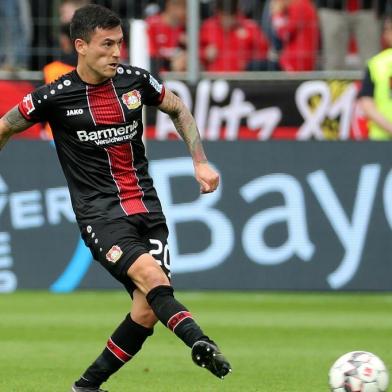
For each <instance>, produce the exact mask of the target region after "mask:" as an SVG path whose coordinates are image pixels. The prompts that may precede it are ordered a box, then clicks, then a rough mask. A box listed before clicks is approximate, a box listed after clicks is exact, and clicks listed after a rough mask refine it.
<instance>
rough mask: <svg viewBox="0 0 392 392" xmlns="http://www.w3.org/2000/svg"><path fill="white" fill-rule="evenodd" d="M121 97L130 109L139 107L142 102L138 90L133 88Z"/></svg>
mask: <svg viewBox="0 0 392 392" xmlns="http://www.w3.org/2000/svg"><path fill="white" fill-rule="evenodd" d="M121 99H122V101H123V102H124V105H125V106H126V107H127V108H128V109H137V108H138V107H139V106H141V104H142V97H141V95H140V92H139V91H138V90H132V91H129V92H127V93H125V94H123V95H122V97H121Z"/></svg>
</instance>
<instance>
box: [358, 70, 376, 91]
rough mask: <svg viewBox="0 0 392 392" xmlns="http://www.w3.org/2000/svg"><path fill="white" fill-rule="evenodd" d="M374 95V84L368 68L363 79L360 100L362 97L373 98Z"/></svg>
mask: <svg viewBox="0 0 392 392" xmlns="http://www.w3.org/2000/svg"><path fill="white" fill-rule="evenodd" d="M373 95H374V82H373V80H372V77H371V75H370V70H369V67H368V68H366V72H365V76H364V78H363V79H362V85H361V89H360V90H359V93H358V98H360V97H373Z"/></svg>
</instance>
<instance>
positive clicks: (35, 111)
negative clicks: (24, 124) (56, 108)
mask: <svg viewBox="0 0 392 392" xmlns="http://www.w3.org/2000/svg"><path fill="white" fill-rule="evenodd" d="M51 95H52V94H51V92H50V87H49V85H44V86H42V87H39V88H38V89H36V90H34V91H33V92H32V93H30V94H27V95H26V96H25V97H24V98H23V99H22V101H21V102H20V103H19V105H18V109H19V112H20V113H21V114H22V116H23V117H24V118H25V119H26V120H27V121H31V122H44V121H47V119H48V113H49V107H50V101H51V99H50V98H51Z"/></svg>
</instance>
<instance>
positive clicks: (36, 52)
mask: <svg viewBox="0 0 392 392" xmlns="http://www.w3.org/2000/svg"><path fill="white" fill-rule="evenodd" d="M190 1H196V0H190ZM88 3H95V4H101V5H104V6H107V7H109V8H111V9H112V10H114V11H115V12H117V13H118V14H119V15H120V17H121V18H122V19H123V21H124V24H123V25H124V31H125V35H126V37H127V36H128V33H129V32H128V30H129V29H128V26H129V23H128V21H129V20H130V19H143V20H145V22H146V29H147V30H146V31H147V34H148V41H149V54H150V60H151V69H152V71H154V72H164V71H175V72H182V71H186V70H187V33H186V25H187V0H96V1H89V0H53V1H49V0H0V23H1V26H2V27H3V28H2V33H1V35H0V69H2V70H10V71H15V70H42V69H43V68H44V66H45V65H46V64H48V63H51V62H53V61H55V60H61V61H62V62H63V63H64V64H69V65H70V66H72V65H73V64H74V63H75V54H74V52H73V45H72V43H71V42H70V39H69V34H68V31H69V22H70V20H71V18H72V15H73V13H74V11H75V10H76V9H77V8H78V7H80V6H83V5H85V4H88ZM198 3H199V5H200V31H199V37H198V38H199V59H200V66H201V69H202V70H203V71H211V72H243V71H275V70H280V71H288V72H293V71H315V70H347V69H363V68H364V66H365V64H366V61H367V60H368V59H369V58H370V57H372V56H373V55H375V54H376V53H377V52H379V51H380V50H381V49H382V48H384V47H385V46H386V43H385V42H383V40H382V38H381V37H382V34H381V26H382V20H383V18H384V17H385V16H386V15H390V14H391V13H392V1H391V0H315V1H313V0H241V1H239V0H200V1H198ZM127 43H128V40H127V39H126V40H125V43H124V48H123V53H122V57H123V61H126V62H127V61H128V47H127Z"/></svg>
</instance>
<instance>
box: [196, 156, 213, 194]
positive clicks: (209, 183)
mask: <svg viewBox="0 0 392 392" xmlns="http://www.w3.org/2000/svg"><path fill="white" fill-rule="evenodd" d="M194 167H195V178H196V180H197V182H198V183H199V184H200V193H211V192H214V191H215V190H216V188H218V185H219V174H218V173H217V172H216V171H215V170H214V169H213V168H212V167H211V166H210V165H209V164H208V162H199V163H195V164H194Z"/></svg>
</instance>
